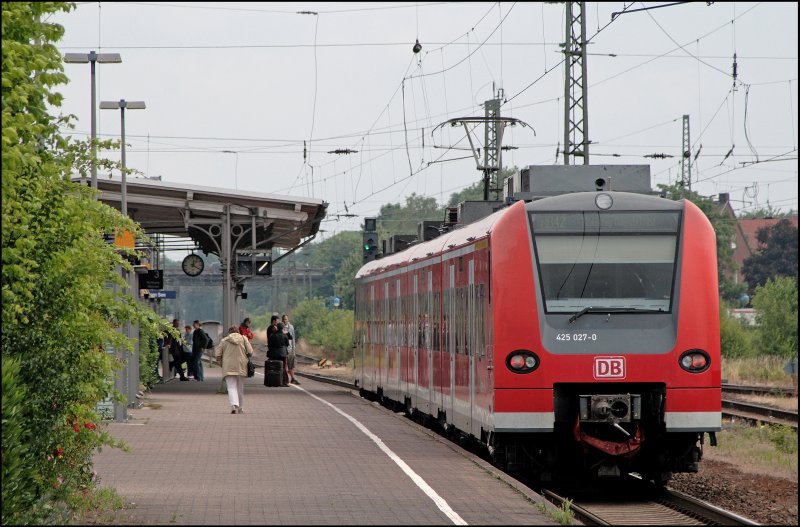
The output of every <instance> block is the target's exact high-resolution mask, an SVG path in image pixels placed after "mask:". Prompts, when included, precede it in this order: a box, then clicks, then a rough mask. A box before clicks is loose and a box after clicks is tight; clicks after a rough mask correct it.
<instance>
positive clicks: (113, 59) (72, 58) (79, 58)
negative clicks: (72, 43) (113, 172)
mask: <svg viewBox="0 0 800 527" xmlns="http://www.w3.org/2000/svg"><path fill="white" fill-rule="evenodd" d="M64 62H66V63H69V64H85V63H87V62H88V63H90V64H91V65H92V108H91V110H92V145H91V152H92V188H94V189H96V188H97V148H96V147H95V144H94V141H95V139H96V138H97V115H96V110H95V107H96V106H97V88H96V87H95V62H100V63H102V64H106V63H119V62H122V57H120V55H119V53H95V52H94V51H90V52H89V53H65V54H64Z"/></svg>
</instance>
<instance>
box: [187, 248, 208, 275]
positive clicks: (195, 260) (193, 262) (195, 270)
mask: <svg viewBox="0 0 800 527" xmlns="http://www.w3.org/2000/svg"><path fill="white" fill-rule="evenodd" d="M181 267H182V268H183V272H184V273H186V274H188V275H189V276H197V275H199V274H200V273H202V272H203V267H205V264H204V263H203V259H202V258H200V256H198V255H196V254H194V253H192V254H190V255H189V256H187V257H186V258H184V259H183V263H182V264H181Z"/></svg>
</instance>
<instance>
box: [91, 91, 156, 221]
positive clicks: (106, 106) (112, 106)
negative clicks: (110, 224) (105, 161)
mask: <svg viewBox="0 0 800 527" xmlns="http://www.w3.org/2000/svg"><path fill="white" fill-rule="evenodd" d="M117 108H119V115H120V129H121V131H120V136H121V139H122V152H121V154H122V186H121V191H120V192H121V194H122V200H121V204H120V209H121V210H122V213H123V214H124V215H125V216H127V215H128V188H127V180H126V175H125V168H126V166H127V165H126V164H125V108H128V109H130V110H144V109H145V108H146V106H145V104H144V101H126V100H125V99H120V100H119V101H102V102H100V109H101V110H116V109H117Z"/></svg>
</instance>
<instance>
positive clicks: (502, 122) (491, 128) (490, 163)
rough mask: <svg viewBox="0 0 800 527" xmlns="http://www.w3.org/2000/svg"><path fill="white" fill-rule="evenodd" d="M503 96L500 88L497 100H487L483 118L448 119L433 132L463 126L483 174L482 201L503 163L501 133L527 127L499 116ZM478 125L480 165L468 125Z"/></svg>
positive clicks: (520, 122)
mask: <svg viewBox="0 0 800 527" xmlns="http://www.w3.org/2000/svg"><path fill="white" fill-rule="evenodd" d="M502 96H503V90H502V88H501V89H500V90H498V91H497V98H496V99H491V100H488V101H486V102H485V103H484V106H485V108H486V112H485V115H484V116H483V117H458V118H455V119H448V120H447V121H445V122H443V123H440V124H438V125H437V126H436V127H435V128H434V129H433V130H434V131H435V130H436V129H438V128H439V127H441V126H444V125H445V124H449V125H450V126H458V125H459V124H461V125H463V126H464V133H465V134H466V136H467V139H468V140H469V146H470V149H471V150H472V156H473V157H474V158H475V165H476V166H475V168H477V169H478V170H480V171H482V172H483V199H484V200H487V201H488V200H489V182H490V176H491V173H492V172H498V173H499V172H500V169H501V168H502V165H501V163H502V162H503V160H502V157H501V151H502V149H503V146H502V144H503V132H504V131H505V128H506V126H515V125H516V124H518V123H519V124H521V125H522V126H528V127H529V125H528V124H527V123H525V122H524V121H520V120H519V119H515V118H513V117H501V116H500V102H501V99H502ZM473 123H474V124H476V125H477V124H480V123H482V124H483V125H484V126H485V128H484V161H483V163H481V161H480V159H479V158H478V156H479V155H480V148H476V147H475V141H473V139H472V133H471V132H470V129H469V126H468V125H470V124H473ZM431 133H433V132H431ZM533 135H536V132H535V131H534V132H533ZM492 190H499V189H492Z"/></svg>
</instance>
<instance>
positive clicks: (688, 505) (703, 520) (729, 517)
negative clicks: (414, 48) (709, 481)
mask: <svg viewBox="0 0 800 527" xmlns="http://www.w3.org/2000/svg"><path fill="white" fill-rule="evenodd" d="M630 479H631V481H628V482H625V483H623V484H622V485H621V486H612V487H611V488H610V489H603V490H600V491H597V490H596V489H595V491H594V492H592V494H591V495H586V493H585V492H584V491H577V494H575V495H574V496H575V497H574V498H568V497H566V496H565V495H564V493H562V492H561V491H555V490H552V489H540V491H539V492H540V493H541V494H542V496H544V497H545V498H546V499H548V500H549V501H551V502H552V503H553V504H555V505H556V506H558V507H562V506H563V504H564V503H565V502H566V501H567V500H569V501H570V509H571V510H572V512H573V514H574V515H575V517H576V518H577V519H578V520H580V521H581V522H582V523H583V524H585V525H758V524H757V523H755V522H753V521H752V520H749V519H747V518H744V517H742V516H739V515H737V514H734V513H732V512H730V511H726V510H724V509H720V508H719V507H717V506H715V505H712V504H710V503H707V502H704V501H701V500H698V499H696V498H693V497H691V496H687V495H686V494H683V493H682V492H678V491H676V490H671V489H668V488H667V489H658V488H656V487H654V486H653V485H652V484H649V483H647V482H644V481H642V480H641V479H640V478H636V477H631V478H630Z"/></svg>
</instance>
